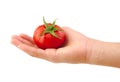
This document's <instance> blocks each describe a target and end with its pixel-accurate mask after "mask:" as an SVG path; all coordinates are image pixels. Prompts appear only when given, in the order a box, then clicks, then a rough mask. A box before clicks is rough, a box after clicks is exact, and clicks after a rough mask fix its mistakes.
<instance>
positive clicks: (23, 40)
mask: <svg viewBox="0 0 120 82" xmlns="http://www.w3.org/2000/svg"><path fill="white" fill-rule="evenodd" d="M12 39H16V40H19V41H21V43H24V44H27V45H30V46H35V44H33V43H31V42H30V41H29V40H26V39H24V38H22V37H20V36H17V35H14V36H12Z"/></svg>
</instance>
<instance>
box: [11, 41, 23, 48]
mask: <svg viewBox="0 0 120 82" xmlns="http://www.w3.org/2000/svg"><path fill="white" fill-rule="evenodd" d="M11 43H12V44H13V45H15V46H16V47H17V46H18V45H20V44H22V42H21V41H19V40H17V39H12V40H11Z"/></svg>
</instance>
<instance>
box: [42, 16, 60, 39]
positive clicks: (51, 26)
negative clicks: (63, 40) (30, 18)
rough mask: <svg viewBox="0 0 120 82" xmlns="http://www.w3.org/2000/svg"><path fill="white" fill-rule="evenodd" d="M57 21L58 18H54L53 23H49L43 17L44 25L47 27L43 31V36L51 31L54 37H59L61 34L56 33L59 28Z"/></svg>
mask: <svg viewBox="0 0 120 82" xmlns="http://www.w3.org/2000/svg"><path fill="white" fill-rule="evenodd" d="M55 22H56V20H54V21H53V23H52V24H51V23H50V24H48V23H46V21H45V18H44V17H43V23H44V25H45V27H46V28H45V30H44V31H43V32H42V33H41V36H42V35H44V34H46V33H50V34H51V35H53V36H54V37H56V38H59V36H58V35H56V34H55V31H57V30H59V29H58V28H55Z"/></svg>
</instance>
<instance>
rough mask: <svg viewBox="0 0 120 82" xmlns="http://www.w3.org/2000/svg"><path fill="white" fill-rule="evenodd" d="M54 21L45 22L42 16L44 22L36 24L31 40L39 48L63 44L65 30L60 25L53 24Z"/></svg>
mask: <svg viewBox="0 0 120 82" xmlns="http://www.w3.org/2000/svg"><path fill="white" fill-rule="evenodd" d="M55 21H56V20H55ZM55 21H53V23H52V24H51V23H46V21H45V19H44V17H43V22H44V24H43V25H40V26H38V27H37V28H36V30H35V31H34V34H33V40H34V42H35V44H36V45H37V46H38V47H39V48H42V49H46V48H59V47H61V46H62V45H63V44H64V42H65V39H66V36H65V32H64V31H63V29H62V28H61V27H59V26H58V25H55Z"/></svg>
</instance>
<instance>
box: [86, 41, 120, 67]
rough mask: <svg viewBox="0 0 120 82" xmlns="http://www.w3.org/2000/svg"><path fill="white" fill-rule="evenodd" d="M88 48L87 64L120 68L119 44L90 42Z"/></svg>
mask: <svg viewBox="0 0 120 82" xmlns="http://www.w3.org/2000/svg"><path fill="white" fill-rule="evenodd" d="M90 47H91V48H90ZM90 47H89V57H88V62H89V63H92V64H98V65H106V66H114V67H120V43H113V42H103V41H97V40H92V41H91V45H90Z"/></svg>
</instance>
